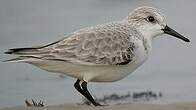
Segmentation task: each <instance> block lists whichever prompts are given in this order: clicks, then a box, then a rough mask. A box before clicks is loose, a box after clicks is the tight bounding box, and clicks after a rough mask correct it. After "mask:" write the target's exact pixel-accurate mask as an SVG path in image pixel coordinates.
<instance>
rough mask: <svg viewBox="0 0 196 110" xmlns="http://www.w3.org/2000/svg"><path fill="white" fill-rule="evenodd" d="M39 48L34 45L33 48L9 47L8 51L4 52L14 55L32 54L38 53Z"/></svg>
mask: <svg viewBox="0 0 196 110" xmlns="http://www.w3.org/2000/svg"><path fill="white" fill-rule="evenodd" d="M39 50H40V48H38V47H35V48H13V49H9V50H8V51H6V52H5V54H15V55H30V54H31V55H32V54H36V53H40V51H39Z"/></svg>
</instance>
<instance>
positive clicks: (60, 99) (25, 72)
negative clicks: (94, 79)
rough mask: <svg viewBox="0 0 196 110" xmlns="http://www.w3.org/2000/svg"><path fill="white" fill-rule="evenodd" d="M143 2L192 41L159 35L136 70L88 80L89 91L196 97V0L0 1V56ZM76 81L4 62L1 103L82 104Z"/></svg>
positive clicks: (175, 98)
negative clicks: (119, 76)
mask: <svg viewBox="0 0 196 110" xmlns="http://www.w3.org/2000/svg"><path fill="white" fill-rule="evenodd" d="M143 5H147V6H153V7H156V8H158V9H160V10H161V12H162V13H163V14H164V15H165V17H166V18H167V22H168V25H169V26H170V27H172V28H174V29H175V30H177V31H178V32H180V33H181V34H183V35H185V36H186V37H188V38H190V40H191V42H190V43H184V42H182V41H181V40H178V39H176V38H173V37H170V36H168V35H163V36H161V37H158V38H156V39H155V40H154V42H153V51H152V53H151V56H150V58H149V59H148V60H147V62H146V63H145V64H144V65H142V66H141V67H140V68H139V69H137V70H136V71H135V72H134V73H133V74H131V75H129V76H128V77H126V78H125V79H123V80H121V81H118V82H114V83H99V84H98V83H90V84H89V90H90V91H91V92H92V94H93V95H96V97H102V96H103V95H104V94H110V93H111V91H112V92H115V93H127V91H130V92H137V91H146V90H152V91H155V92H162V93H163V98H161V99H159V100H154V101H150V102H149V103H173V102H183V101H193V100H194V101H195V100H196V86H195V84H196V72H195V70H196V64H195V56H196V43H195V42H196V37H195V36H196V31H195V29H196V25H195V20H196V14H195V10H196V1H195V0H186V1H185V0H0V60H1V61H3V60H5V59H8V58H10V56H8V55H4V54H3V52H4V51H6V50H7V49H9V48H13V47H28V46H34V45H41V44H45V43H49V42H52V41H56V40H58V39H61V38H62V37H65V36H66V34H68V33H71V32H73V31H75V30H77V29H80V28H83V27H88V26H92V25H96V24H100V23H105V22H110V21H115V20H121V19H123V18H125V17H126V16H127V14H128V13H129V12H130V11H131V10H133V9H135V8H137V7H139V6H143ZM74 82H75V79H72V78H70V77H66V76H65V77H59V74H53V73H49V72H46V71H43V70H41V69H39V68H36V67H34V66H31V65H28V64H15V63H3V62H0V107H9V106H15V105H24V100H25V99H36V100H40V99H41V100H43V101H44V102H46V104H47V105H55V104H63V103H76V102H80V101H81V95H80V94H79V93H78V92H77V91H76V90H75V89H74V87H73V84H74Z"/></svg>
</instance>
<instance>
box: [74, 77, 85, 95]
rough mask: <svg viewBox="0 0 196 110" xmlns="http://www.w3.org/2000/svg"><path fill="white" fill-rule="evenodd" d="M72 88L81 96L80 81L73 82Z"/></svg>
mask: <svg viewBox="0 0 196 110" xmlns="http://www.w3.org/2000/svg"><path fill="white" fill-rule="evenodd" d="M74 87H75V88H76V90H77V91H78V92H80V93H81V94H82V95H83V90H82V88H81V87H80V80H79V79H77V81H76V82H75V84H74Z"/></svg>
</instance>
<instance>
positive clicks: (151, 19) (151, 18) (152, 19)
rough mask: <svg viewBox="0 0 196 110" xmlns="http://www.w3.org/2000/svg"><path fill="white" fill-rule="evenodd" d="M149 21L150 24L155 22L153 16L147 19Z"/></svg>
mask: <svg viewBox="0 0 196 110" xmlns="http://www.w3.org/2000/svg"><path fill="white" fill-rule="evenodd" d="M147 20H148V21H149V22H155V18H154V17H153V16H149V17H148V18H147Z"/></svg>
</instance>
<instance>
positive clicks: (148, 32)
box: [5, 6, 190, 106]
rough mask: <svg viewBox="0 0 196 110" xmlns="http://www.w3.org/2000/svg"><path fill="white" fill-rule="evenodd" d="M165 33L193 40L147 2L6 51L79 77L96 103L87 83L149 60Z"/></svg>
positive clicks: (118, 76)
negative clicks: (50, 38)
mask: <svg viewBox="0 0 196 110" xmlns="http://www.w3.org/2000/svg"><path fill="white" fill-rule="evenodd" d="M164 33H166V34H169V35H172V36H174V37H176V38H179V39H182V40H183V41H185V42H190V41H189V39H187V38H185V37H183V36H182V35H181V34H179V33H177V32H176V31H175V30H173V29H171V28H170V27H169V26H168V25H167V24H166V21H165V18H164V17H163V16H162V15H161V14H160V12H159V11H158V10H157V9H155V8H152V7H147V6H144V7H139V8H137V9H135V10H134V11H132V12H131V13H129V15H128V16H127V17H126V18H125V19H123V20H121V21H116V22H110V23H105V24H101V25H96V26H92V27H87V28H84V29H80V30H78V31H75V32H73V33H71V34H69V35H67V36H66V37H65V38H63V39H61V40H58V41H56V42H53V43H50V44H47V45H44V46H38V47H30V48H14V49H9V50H8V51H7V52H5V53H6V54H14V55H17V56H18V57H17V58H15V59H11V60H7V61H11V62H22V63H29V64H32V65H35V66H37V67H39V68H41V69H43V70H46V71H49V72H56V73H63V74H66V75H68V76H71V77H74V78H76V79H77V81H76V82H75V84H74V87H75V88H76V89H77V91H78V92H80V93H81V94H82V95H83V96H84V97H86V98H87V99H88V100H89V101H90V102H91V103H92V104H93V105H94V106H100V104H99V103H97V102H96V101H95V100H94V98H93V97H92V96H91V94H90V93H89V91H88V89H87V83H88V82H114V81H118V80H121V79H122V78H124V77H126V76H127V75H129V74H130V73H132V72H133V71H134V70H135V69H136V68H138V67H139V66H140V65H141V64H143V63H144V62H145V61H146V59H147V58H148V56H149V53H150V51H151V49H152V39H153V38H155V37H156V36H159V35H162V34H164Z"/></svg>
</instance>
